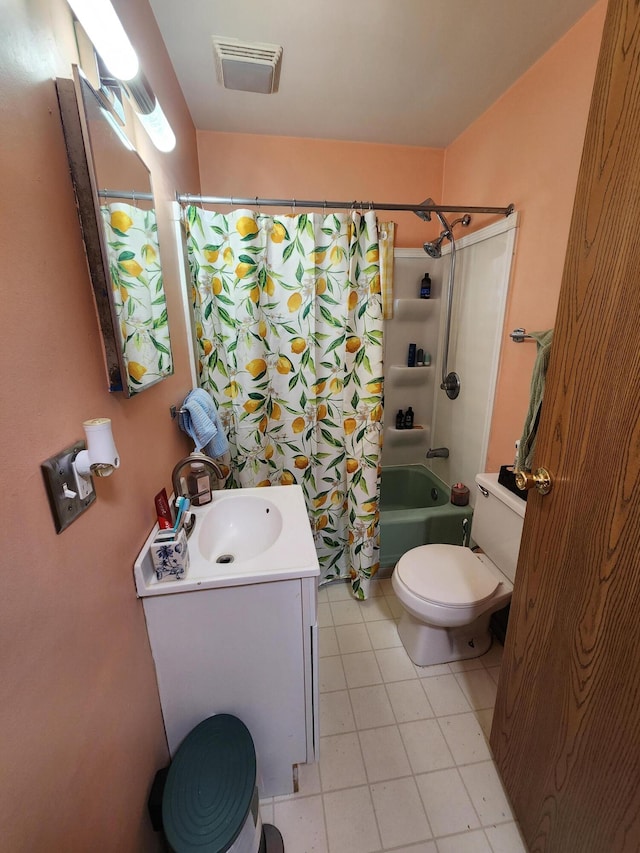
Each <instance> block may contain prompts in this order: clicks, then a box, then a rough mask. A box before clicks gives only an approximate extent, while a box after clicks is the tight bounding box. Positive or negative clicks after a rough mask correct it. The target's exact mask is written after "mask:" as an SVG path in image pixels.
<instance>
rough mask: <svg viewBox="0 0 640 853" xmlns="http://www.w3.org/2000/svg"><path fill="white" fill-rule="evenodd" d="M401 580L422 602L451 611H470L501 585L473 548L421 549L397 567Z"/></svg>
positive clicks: (405, 557) (412, 551)
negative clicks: (455, 609) (444, 606)
mask: <svg viewBox="0 0 640 853" xmlns="http://www.w3.org/2000/svg"><path fill="white" fill-rule="evenodd" d="M396 572H397V573H398V576H399V577H400V580H401V581H402V582H403V583H404V584H405V585H406V586H407V587H408V588H409V589H410V590H411V592H413V593H414V595H417V596H418V597H419V598H423V599H424V600H425V601H431V602H433V603H434V604H444V605H447V606H448V607H467V606H468V605H470V604H480V603H481V602H483V601H485V600H486V599H487V598H490V597H491V596H492V595H493V593H494V592H495V591H496V589H497V588H498V585H499V583H500V581H499V580H498V579H497V578H496V577H495V575H493V574H492V573H491V571H490V570H489V569H488V568H487V567H486V566H485V565H484V563H483V562H482V561H481V560H479V559H478V557H476V556H475V554H474V553H473V552H472V551H471V550H470V549H469V548H463V547H462V546H460V545H421V546H419V547H418V548H413V549H412V550H411V551H407V553H406V554H404V555H403V556H402V557H400V560H399V561H398V564H397V566H396Z"/></svg>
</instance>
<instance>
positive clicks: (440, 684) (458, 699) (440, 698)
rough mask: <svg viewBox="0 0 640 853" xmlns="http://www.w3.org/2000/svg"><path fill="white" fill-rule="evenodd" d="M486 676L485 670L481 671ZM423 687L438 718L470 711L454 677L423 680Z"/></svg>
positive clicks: (443, 676) (444, 676)
mask: <svg viewBox="0 0 640 853" xmlns="http://www.w3.org/2000/svg"><path fill="white" fill-rule="evenodd" d="M481 672H482V674H483V675H486V673H485V672H484V670H481ZM421 680H422V686H423V688H424V692H425V693H426V694H427V699H428V700H429V703H430V704H431V707H432V708H433V713H434V714H435V715H436V717H441V716H442V717H444V716H448V715H449V714H462V713H464V712H465V711H470V710H471V708H470V705H469V703H468V702H467V699H466V697H465V695H464V693H463V692H462V689H461V687H460V685H459V684H458V682H457V681H456V677H455V676H454V675H436V676H434V677H433V678H423V679H421Z"/></svg>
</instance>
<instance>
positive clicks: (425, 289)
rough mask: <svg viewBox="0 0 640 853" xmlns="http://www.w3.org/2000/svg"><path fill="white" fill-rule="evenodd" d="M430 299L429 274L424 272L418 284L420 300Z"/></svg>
mask: <svg viewBox="0 0 640 853" xmlns="http://www.w3.org/2000/svg"><path fill="white" fill-rule="evenodd" d="M430 298H431V277H430V276H429V273H428V272H426V273H425V274H424V278H423V279H422V281H421V283H420V299H430Z"/></svg>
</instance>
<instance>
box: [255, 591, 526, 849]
mask: <svg viewBox="0 0 640 853" xmlns="http://www.w3.org/2000/svg"><path fill="white" fill-rule="evenodd" d="M336 586H338V585H336ZM372 587H373V590H372V592H374V593H380V592H381V593H382V595H381V596H379V597H381V598H383V600H384V601H385V603H386V604H387V605H388V607H389V611H391V612H393V611H394V610H395V609H396V607H395V599H394V594H393V590H392V588H391V585H390V583H389V581H388V580H374V581H373V582H372ZM328 592H331V596H332V597H331V598H330V597H329V594H328ZM339 596H340V593H339V592H338V591H337V589H335V588H334V586H331V587H329V588H328V589H323V590H321V591H320V601H321V604H325V605H326V606H327V608H328V610H327V621H328V622H329V623H330V624H327V626H326V627H327V628H333V629H334V630H335V631H336V632H337V631H338V630H339V629H348V628H349V625H350V624H351V625H353V626H355V627H356V628H360V627H361V626H362V625H363V624H364V626H365V628H366V629H367V632H368V633H369V632H370V631H371V629H372V628H373V627H374V626H376V627H375V629H374V630H372V631H371V633H370V637H369V639H370V646H369V648H367V649H364V650H362V651H358V652H344V653H338V652H337V651H336V647H335V645H334V644H333V635H332V634H331V633H330V632H325V633H323V634H322V635H321V638H320V650H319V651H320V656H321V661H322V662H329V661H331V662H332V663H331V665H330V668H331V670H332V671H333V672H334V673H337V672H339V673H342V676H343V679H338V680H337V681H336V682H335V684H337V683H338V682H339V683H340V685H341V686H336V687H332V688H331V689H329V690H328V689H327V688H326V686H325V687H321V693H320V697H321V704H322V707H324V709H325V717H324V724H325V725H326V729H325V728H323V724H322V723H321V730H320V735H321V746H320V762H319V772H316V771H315V769H311V770H310V769H309V768H308V767H301V768H300V770H301V771H302V772H301V773H300V780H301V781H300V790H299V792H298V793H297V794H294V795H292V796H290V797H278V798H276V799H275V800H268V801H266V802H263V803H262V804H261V809H262V812H263V815H267V818H270V820H271V822H272V823H274V824H275V825H276V826H277V827H278V829H280V831H281V832H282V834H283V837H284V843H285V849H287V850H291V851H295V853H312V851H313V853H342V851H344V853H364V851H370V853H381V851H394V853H409V851H411V853H462V851H469V853H525V850H526V848H525V846H524V844H523V842H522V840H521V838H520V833H519V831H518V827H517V825H516V823H515V822H514V819H513V815H512V813H511V811H510V808H509V804H508V801H507V800H506V798H505V795H504V792H503V790H502V786H501V784H500V780H499V777H498V775H497V773H496V771H495V767H494V764H493V761H492V760H491V755H490V752H489V748H488V728H487V726H488V725H490V720H491V715H492V708H493V695H494V694H493V692H492V691H491V690H489V689H487V684H488V681H489V680H490V681H492V680H493V679H491V675H490V670H493V669H495V667H496V666H498V665H499V663H500V659H501V655H502V647H501V646H499V645H494V646H493V647H492V648H491V650H490V651H489V652H488V653H487V654H486V655H485V656H484V657H481V658H476V659H475V660H473V661H464V662H459V663H455V664H445V665H443V666H436V667H425V668H420V667H415V666H413V664H411V662H410V661H409V659H408V657H407V656H406V653H405V651H404V649H403V648H401V647H398V646H397V645H396V644H395V642H394V635H393V632H394V631H395V630H396V621H395V619H393V618H391V619H390V618H389V617H386V616H383V615H382V614H380V618H379V619H376V620H372V621H370V622H366V623H364V622H361V621H357V622H353V623H341V624H340V625H335V624H333V623H332V622H331V619H332V609H333V608H334V607H335V605H336V604H337V603H339V600H340V598H339ZM378 626H385V627H378ZM385 636H386V637H388V643H389V644H388V645H386V644H385V645H384V646H380V647H377V646H376V643H375V638H377V639H380V638H381V637H385ZM325 638H326V639H327V641H328V644H329V645H328V649H327V650H328V651H333V652H334V654H331V655H329V656H327V657H323V655H324V654H325V651H327V650H325V649H324V648H323V641H324V639H325ZM389 651H393V652H394V653H396V652H399V653H400V657H398V658H397V659H396V666H395V667H394V668H392V669H390V668H387V663H388V658H387V657H386V653H388V652H389ZM366 653H368V654H369V655H370V656H371V658H372V660H374V661H375V662H376V665H377V667H378V671H379V673H380V676H379V678H380V679H381V680H380V681H378V682H377V683H376V684H371V685H367V686H362V687H351V686H348V685H347V683H346V680H344V673H345V671H350V670H351V667H350V665H349V658H350V657H353V656H356V657H357V656H359V655H362V654H366ZM401 657H403V658H404V663H405V664H406V666H404V665H403V664H402V662H401V659H400V658H401ZM485 679H486V680H485ZM453 686H455V688H456V689H455V690H454V689H453ZM333 694H335V695H333ZM481 706H482V707H481ZM349 708H350V710H351V714H349V710H348V709H349ZM325 747H326V748H325ZM325 763H326V767H325ZM312 768H315V766H312ZM267 818H265V817H263V819H264V820H266V819H267Z"/></svg>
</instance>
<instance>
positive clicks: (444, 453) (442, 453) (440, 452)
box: [427, 447, 449, 459]
mask: <svg viewBox="0 0 640 853" xmlns="http://www.w3.org/2000/svg"><path fill="white" fill-rule="evenodd" d="M436 456H438V457H440V458H441V459H448V458H449V448H448V447H430V448H429V449H428V450H427V459H434V458H435V457H436Z"/></svg>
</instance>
